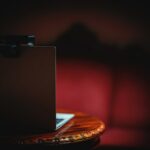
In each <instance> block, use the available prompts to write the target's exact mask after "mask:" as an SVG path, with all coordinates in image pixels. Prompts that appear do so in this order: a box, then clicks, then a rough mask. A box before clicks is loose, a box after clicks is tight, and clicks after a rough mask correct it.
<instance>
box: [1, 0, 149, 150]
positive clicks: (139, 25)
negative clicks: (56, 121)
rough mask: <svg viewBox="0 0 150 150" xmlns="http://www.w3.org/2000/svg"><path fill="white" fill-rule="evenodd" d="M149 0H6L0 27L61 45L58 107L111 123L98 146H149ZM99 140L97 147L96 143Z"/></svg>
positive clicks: (2, 6) (4, 32) (2, 4)
mask: <svg viewBox="0 0 150 150" xmlns="http://www.w3.org/2000/svg"><path fill="white" fill-rule="evenodd" d="M149 7H150V5H149V3H148V1H146V0H145V1H136V0H133V1H128V0H126V1H125V0H122V1H119V0H118V1H111V0H99V1H75V0H70V1H69V0H63V1H59V0H39V1H38V2H37V1H34V0H30V1H24V0H22V1H21V0H20V1H19V0H18V1H17V0H14V1H9V0H5V1H1V5H0V18H1V20H0V35H32V34H33V35H35V37H36V44H39V45H54V46H56V48H57V107H59V108H66V109H72V110H75V111H82V112H86V113H89V114H91V115H95V116H97V117H99V118H100V119H101V120H102V121H104V123H105V124H106V127H107V128H106V132H105V133H104V135H103V136H102V140H101V141H102V142H101V145H100V148H108V149H109V148H112V147H115V148H126V147H127V148H139V147H142V148H143V147H149V142H150V141H149V139H150V138H149V125H150V122H149V119H150V115H149V113H150V111H149V106H150V100H149V98H150V94H149V92H150V87H149V86H150V84H149V83H150V82H149V81H150V78H149V75H150V69H149V68H150V67H149V65H150V59H149V58H150V38H149V35H150V30H149V26H150V17H149V16H150V9H149ZM98 148H99V147H98Z"/></svg>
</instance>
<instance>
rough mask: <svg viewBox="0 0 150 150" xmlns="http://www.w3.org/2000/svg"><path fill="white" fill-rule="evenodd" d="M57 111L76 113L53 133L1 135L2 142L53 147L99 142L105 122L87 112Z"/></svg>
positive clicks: (61, 147)
mask: <svg viewBox="0 0 150 150" xmlns="http://www.w3.org/2000/svg"><path fill="white" fill-rule="evenodd" d="M57 112H65V113H67V112H71V113H75V117H74V118H73V119H72V120H70V121H69V122H68V123H67V124H65V125H64V126H63V127H61V128H60V129H59V130H57V131H55V132H53V133H46V134H40V135H28V136H18V137H0V144H14V145H23V146H27V147H28V146H35V147H36V146H38V147H41V146H42V147H45V148H46V147H47V146H48V147H51V148H53V149H58V148H59V149H71V148H72V147H73V148H80V149H83V148H86V149H91V148H92V147H94V146H96V144H98V143H99V139H100V138H99V137H100V135H101V134H102V133H103V132H104V130H105V125H104V123H103V122H102V121H101V120H99V119H97V118H95V117H93V116H90V115H87V114H84V113H81V112H72V111H64V110H58V111H57Z"/></svg>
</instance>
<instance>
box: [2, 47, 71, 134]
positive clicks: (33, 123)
mask: <svg viewBox="0 0 150 150" xmlns="http://www.w3.org/2000/svg"><path fill="white" fill-rule="evenodd" d="M7 50H8V53H7V52H6V51H7ZM16 50H17V52H16ZM18 51H19V55H16V56H15V55H14V54H17V53H18ZM3 52H6V53H3ZM10 52H12V53H10ZM5 54H7V55H5ZM8 54H10V55H8ZM11 54H13V55H11ZM0 70H1V73H0V103H1V104H0V120H1V124H0V134H1V135H9V134H31V133H44V132H52V131H54V130H56V129H58V128H60V127H62V126H63V125H64V124H65V123H67V122H68V121H69V120H70V119H71V118H72V117H73V116H74V114H63V113H58V114H56V106H55V104H56V87H55V86H56V83H55V80H56V49H55V47H52V46H34V47H29V46H20V47H19V49H15V47H11V48H10V47H7V48H6V46H1V47H0Z"/></svg>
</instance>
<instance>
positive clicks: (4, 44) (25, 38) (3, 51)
mask: <svg viewBox="0 0 150 150" xmlns="http://www.w3.org/2000/svg"><path fill="white" fill-rule="evenodd" d="M23 45H25V46H29V47H33V46H34V45H35V36H34V35H7V36H0V55H2V56H4V57H12V58H13V57H18V56H20V54H21V50H20V46H23Z"/></svg>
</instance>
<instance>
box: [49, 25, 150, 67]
mask: <svg viewBox="0 0 150 150" xmlns="http://www.w3.org/2000/svg"><path fill="white" fill-rule="evenodd" d="M50 44H53V45H56V47H57V57H58V58H63V57H65V58H74V57H75V58H81V59H92V60H94V61H99V62H103V63H108V64H110V65H121V66H122V65H127V64H128V65H129V64H130V65H131V64H132V65H142V67H143V65H144V66H146V67H148V65H149V63H150V61H149V57H150V53H149V52H148V51H145V49H144V48H143V47H142V46H141V45H138V44H137V43H132V44H128V45H125V46H122V47H119V46H118V45H117V44H112V45H111V44H104V43H103V42H101V41H100V39H99V37H98V36H97V34H96V32H93V31H92V30H91V29H90V28H88V27H87V26H86V25H85V24H83V23H80V22H77V23H74V24H72V26H71V27H70V28H69V29H68V30H67V31H65V32H63V33H62V34H61V35H60V36H59V37H58V38H57V39H56V41H55V42H53V43H50ZM134 67H135V66H134ZM138 67H139V66H138Z"/></svg>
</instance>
